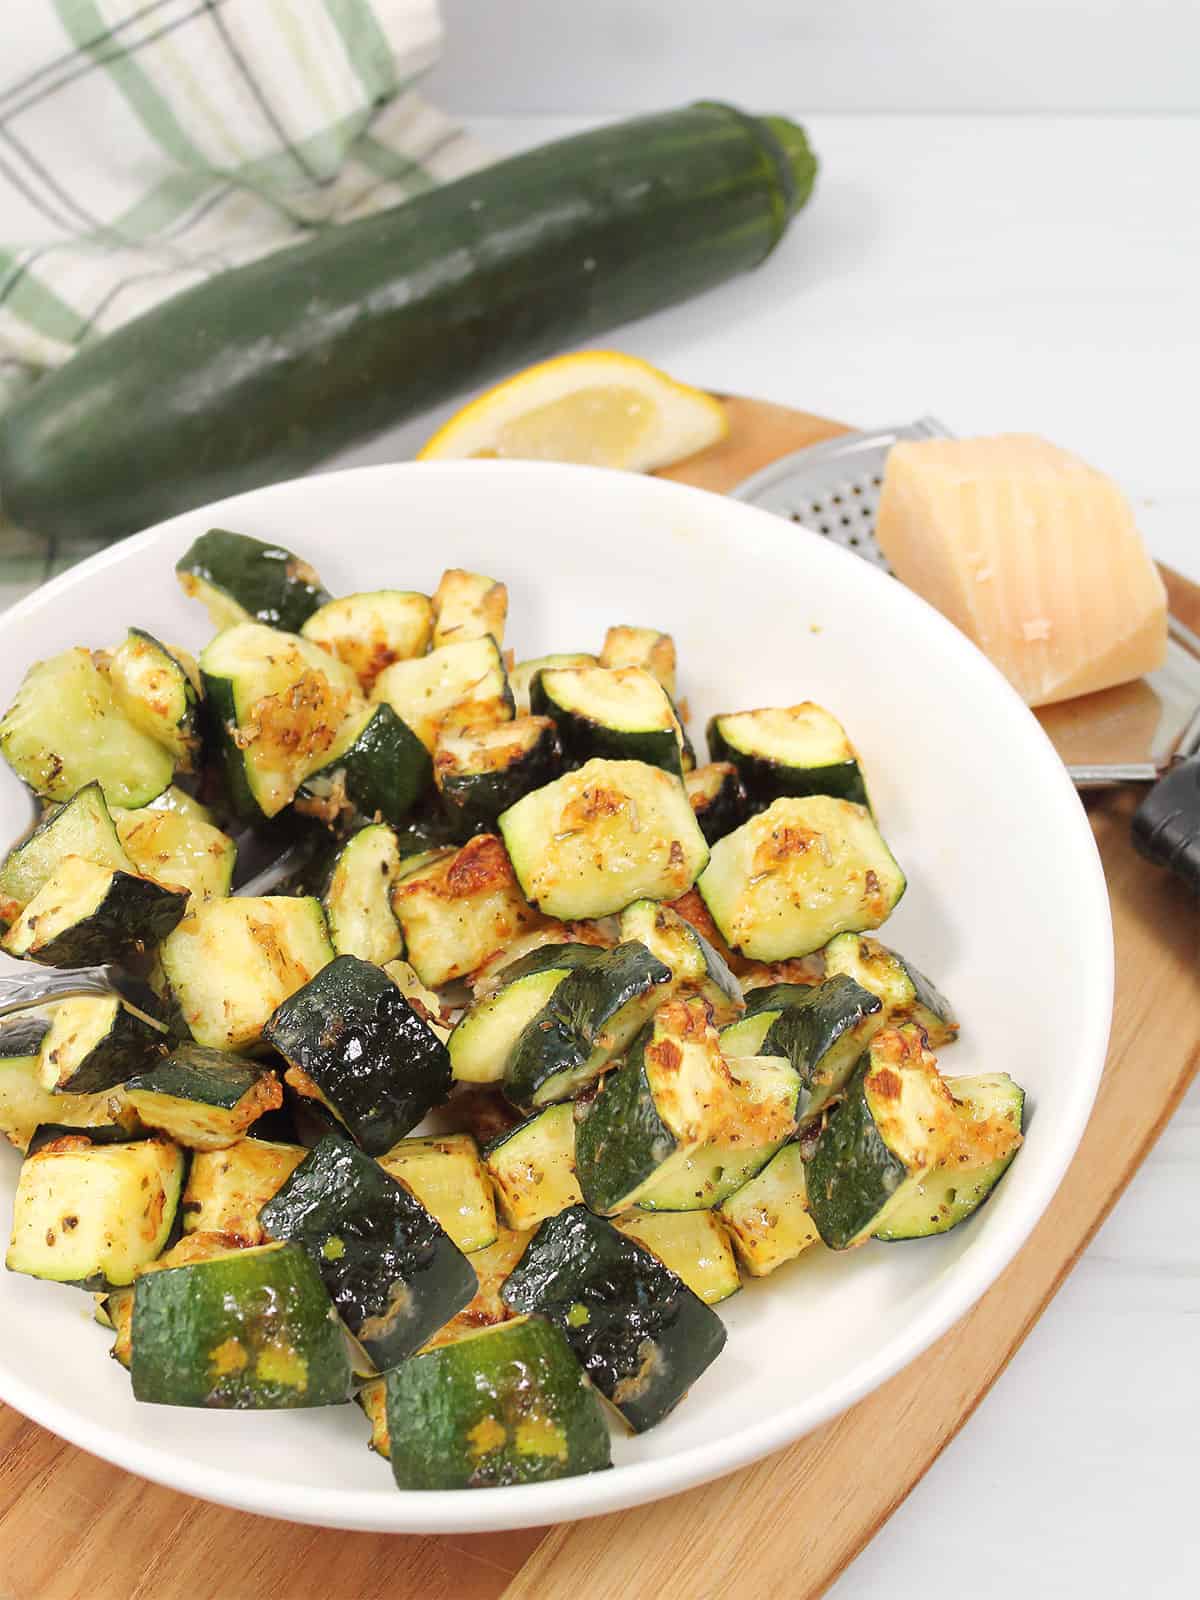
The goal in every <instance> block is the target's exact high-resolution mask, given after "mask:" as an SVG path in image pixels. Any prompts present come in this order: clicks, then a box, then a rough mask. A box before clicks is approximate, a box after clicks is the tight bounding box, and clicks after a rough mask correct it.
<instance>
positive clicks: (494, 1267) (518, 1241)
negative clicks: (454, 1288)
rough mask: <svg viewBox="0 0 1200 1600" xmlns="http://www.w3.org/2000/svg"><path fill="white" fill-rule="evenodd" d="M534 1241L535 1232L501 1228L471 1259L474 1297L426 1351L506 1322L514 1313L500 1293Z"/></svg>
mask: <svg viewBox="0 0 1200 1600" xmlns="http://www.w3.org/2000/svg"><path fill="white" fill-rule="evenodd" d="M532 1238H533V1230H532V1229H529V1230H527V1231H525V1232H517V1230H516V1229H514V1228H501V1229H500V1231H499V1233H498V1234H497V1237H496V1240H495V1242H494V1243H493V1244H489V1245H487V1246H485V1248H484V1249H482V1250H476V1251H475V1253H474V1255H472V1257H471V1267H472V1269H473V1270H474V1273H475V1276H476V1277H477V1278H478V1279H479V1287H478V1288H477V1289H476V1291H475V1296H474V1298H473V1299H472V1300H470V1301H469V1302H468V1304H466V1305H465V1306H464V1307H463V1308H462V1310H461V1311H459V1312H457V1313H456V1314H455V1315H454V1316H452V1317H451V1318H450V1321H449V1322H447V1323H446V1324H445V1326H444V1327H441V1328H439V1329H438V1331H437V1332H436V1333H435V1334H434V1335H433V1337H432V1339H427V1340H426V1342H425V1345H424V1347H423V1348H424V1349H426V1350H436V1349H437V1347H438V1346H439V1345H443V1344H454V1343H456V1342H457V1341H458V1340H459V1339H468V1338H470V1337H471V1335H472V1334H475V1333H478V1332H479V1330H480V1328H490V1327H494V1326H495V1324H496V1323H498V1322H507V1321H508V1320H509V1319H510V1318H511V1317H512V1314H513V1313H512V1312H511V1311H510V1310H509V1309H508V1307H507V1306H506V1305H505V1304H504V1299H503V1296H502V1295H501V1290H502V1289H503V1288H504V1280H505V1279H506V1278H507V1277H508V1275H509V1273H510V1272H511V1271H512V1269H513V1268H514V1267H515V1266H516V1264H517V1262H518V1261H519V1260H520V1259H521V1256H522V1255H523V1254H524V1251H525V1246H526V1245H527V1244H528V1243H529V1241H530V1239H532Z"/></svg>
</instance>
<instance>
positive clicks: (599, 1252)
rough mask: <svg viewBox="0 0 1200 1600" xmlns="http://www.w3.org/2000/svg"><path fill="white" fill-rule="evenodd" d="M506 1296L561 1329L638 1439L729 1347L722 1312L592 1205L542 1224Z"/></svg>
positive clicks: (515, 1307) (512, 1304)
mask: <svg viewBox="0 0 1200 1600" xmlns="http://www.w3.org/2000/svg"><path fill="white" fill-rule="evenodd" d="M501 1292H502V1294H503V1296H504V1299H505V1301H506V1302H507V1304H508V1305H509V1306H510V1307H511V1308H512V1309H513V1310H514V1311H518V1312H535V1313H536V1314H537V1315H538V1316H542V1317H546V1318H547V1319H549V1321H551V1322H553V1323H554V1324H555V1325H556V1326H557V1327H559V1328H561V1329H562V1331H563V1333H564V1334H565V1335H566V1337H567V1339H568V1340H569V1341H570V1345H571V1348H572V1349H573V1350H574V1352H575V1354H576V1356H577V1357H578V1358H579V1361H580V1363H581V1364H582V1366H583V1369H584V1371H585V1372H586V1373H587V1375H588V1377H589V1378H591V1380H592V1382H593V1383H594V1384H595V1385H596V1387H597V1389H599V1391H600V1393H601V1394H602V1395H604V1397H605V1399H607V1400H610V1401H611V1402H612V1404H613V1405H615V1406H616V1408H617V1410H618V1411H620V1413H621V1415H622V1416H623V1417H624V1418H625V1420H626V1422H628V1424H629V1425H630V1427H631V1428H632V1429H633V1430H634V1431H635V1432H636V1433H642V1432H644V1431H645V1429H647V1428H652V1427H653V1426H654V1424H655V1423H656V1422H661V1421H662V1419H663V1417H665V1416H666V1415H667V1413H668V1412H669V1411H670V1410H672V1408H673V1407H674V1406H676V1405H677V1404H678V1403H679V1401H680V1400H682V1399H683V1396H684V1395H685V1394H686V1393H687V1391H688V1389H689V1388H690V1387H691V1385H692V1384H693V1383H695V1382H696V1380H697V1379H698V1378H699V1377H700V1375H701V1374H702V1373H703V1372H704V1371H705V1370H706V1369H707V1368H708V1367H709V1366H710V1365H711V1364H712V1362H713V1361H715V1360H716V1358H717V1356H718V1355H719V1354H720V1353H721V1350H722V1347H723V1346H724V1344H725V1329H724V1327H723V1326H722V1323H721V1319H720V1317H718V1316H717V1314H716V1312H715V1311H713V1310H711V1309H710V1307H708V1306H706V1305H705V1304H704V1302H703V1300H701V1299H700V1298H699V1297H698V1296H697V1295H695V1294H693V1293H692V1291H691V1290H690V1289H689V1288H688V1287H687V1285H686V1284H685V1283H684V1282H683V1280H682V1279H681V1278H679V1277H678V1276H677V1275H676V1274H675V1273H674V1272H672V1271H671V1270H670V1269H669V1268H668V1267H666V1266H664V1265H663V1263H662V1262H661V1261H660V1260H659V1259H658V1257H657V1256H656V1255H653V1254H652V1253H651V1252H650V1251H649V1250H647V1249H645V1248H644V1246H642V1245H640V1244H638V1243H637V1241H636V1240H634V1239H630V1238H627V1237H626V1236H625V1235H624V1234H623V1233H620V1232H618V1230H617V1229H616V1228H615V1227H613V1225H612V1223H611V1222H606V1221H605V1220H604V1218H603V1217H597V1216H595V1215H593V1213H592V1212H590V1211H589V1210H588V1209H587V1207H586V1206H572V1207H571V1208H570V1209H569V1210H567V1211H560V1212H559V1214H558V1215H557V1216H556V1217H550V1218H549V1219H548V1220H547V1221H546V1222H543V1223H542V1225H541V1227H540V1228H539V1229H538V1231H537V1232H536V1233H535V1234H534V1236H533V1238H532V1240H531V1241H530V1242H529V1244H528V1245H527V1246H526V1248H525V1252H524V1254H523V1255H522V1257H521V1259H520V1261H519V1262H518V1263H517V1265H516V1267H515V1268H514V1269H513V1271H512V1273H511V1274H510V1275H509V1278H508V1281H507V1282H506V1283H505V1285H504V1288H503V1290H502V1291H501Z"/></svg>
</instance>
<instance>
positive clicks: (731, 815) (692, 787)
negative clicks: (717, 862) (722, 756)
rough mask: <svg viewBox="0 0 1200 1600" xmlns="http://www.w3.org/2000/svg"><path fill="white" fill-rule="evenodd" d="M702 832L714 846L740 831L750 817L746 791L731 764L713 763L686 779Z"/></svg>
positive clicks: (688, 792) (689, 774) (693, 808)
mask: <svg viewBox="0 0 1200 1600" xmlns="http://www.w3.org/2000/svg"><path fill="white" fill-rule="evenodd" d="M683 786H684V788H685V789H686V790H687V797H688V799H689V800H690V801H691V806H692V810H693V811H694V812H695V813H696V821H697V822H698V823H699V824H700V832H701V833H702V834H703V835H704V837H705V839H706V840H707V841H708V843H709V844H710V845H712V844H716V842H717V840H718V839H723V838H724V837H725V835H726V834H727V833H732V832H733V830H734V829H735V828H740V827H741V825H742V823H743V822H745V820H746V818H747V817H748V816H749V815H750V807H749V802H748V801H747V799H746V791H745V789H744V788H743V787H742V780H741V779H740V778H739V777H738V774H737V768H736V767H735V766H734V765H733V764H732V763H731V762H729V761H710V762H709V763H708V765H707V766H705V767H697V768H696V769H695V771H693V772H689V773H688V774H687V775H686V777H685V778H684V780H683Z"/></svg>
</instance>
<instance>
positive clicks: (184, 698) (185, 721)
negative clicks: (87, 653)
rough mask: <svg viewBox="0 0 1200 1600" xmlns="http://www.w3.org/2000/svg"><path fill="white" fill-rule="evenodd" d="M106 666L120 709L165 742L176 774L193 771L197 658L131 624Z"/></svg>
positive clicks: (195, 760) (197, 715)
mask: <svg viewBox="0 0 1200 1600" xmlns="http://www.w3.org/2000/svg"><path fill="white" fill-rule="evenodd" d="M103 665H105V666H106V667H107V669H108V681H109V684H110V685H111V687H112V692H113V698H114V699H115V700H116V702H117V706H118V708H119V710H121V711H122V712H123V713H124V715H125V716H126V717H127V718H128V719H129V721H130V722H132V723H133V725H134V727H135V728H138V729H140V730H141V732H142V733H145V734H148V735H149V737H150V738H151V739H154V740H156V741H157V742H158V743H159V744H161V745H162V747H163V748H164V750H166V751H167V752H168V753H169V754H170V756H171V758H172V760H173V761H174V763H175V770H176V771H177V772H194V771H195V770H196V767H197V765H198V763H199V759H200V737H201V736H200V694H199V689H198V681H199V675H198V673H197V670H196V664H195V662H194V661H192V660H191V658H190V657H188V656H185V654H184V653H183V651H180V650H169V649H168V648H167V646H166V645H165V644H160V642H159V641H158V640H157V639H156V638H155V637H154V635H153V634H150V633H145V632H144V631H143V630H142V629H141V628H130V630H129V632H128V633H127V634H126V635H125V638H124V640H123V641H122V642H121V643H120V644H119V645H118V646H117V648H116V649H115V650H114V651H113V652H112V654H111V655H109V656H108V657H107V659H106V661H105V662H104V663H103ZM193 679H195V680H196V681H193Z"/></svg>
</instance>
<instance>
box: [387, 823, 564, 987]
mask: <svg viewBox="0 0 1200 1600" xmlns="http://www.w3.org/2000/svg"><path fill="white" fill-rule="evenodd" d="M392 909H393V910H394V911H395V913H396V920H397V921H398V922H399V924H400V927H401V929H402V930H403V933H404V944H405V949H406V951H407V953H408V959H409V961H411V963H412V964H413V966H414V967H415V968H416V970H417V972H418V974H419V975H420V978H421V981H422V982H423V983H427V984H429V985H430V986H431V987H432V988H434V989H438V988H440V987H441V986H442V984H444V983H449V982H450V981H451V980H452V979H454V978H462V977H465V976H466V974H467V973H468V972H473V971H474V969H475V968H476V967H479V966H482V965H483V963H484V962H485V961H486V960H488V958H489V957H490V956H493V955H495V954H496V952H497V951H498V950H502V949H503V948H504V946H505V945H507V944H510V943H511V942H512V941H513V939H515V938H516V937H517V935H518V934H520V933H523V932H524V931H525V930H526V929H527V928H531V927H533V925H534V924H535V923H536V922H537V920H538V918H537V914H536V913H535V912H534V910H533V908H532V907H531V906H530V905H529V904H528V903H527V901H526V900H525V897H524V896H523V895H522V893H521V890H520V888H519V887H518V884H517V880H516V878H515V877H514V875H513V869H512V863H511V862H510V861H509V859H508V856H507V854H506V852H505V849H504V846H503V845H502V844H501V842H500V840H499V839H498V838H497V837H496V836H495V834H492V833H479V834H476V835H475V837H474V838H473V839H469V840H468V841H467V843H466V844H465V845H463V847H462V849H461V850H457V851H448V852H445V853H440V854H438V855H436V856H434V857H433V859H432V860H428V859H426V860H422V859H421V858H420V857H418V858H417V861H416V864H415V865H410V866H409V867H408V868H407V870H405V867H404V866H403V865H402V866H401V869H400V877H399V879H398V881H397V883H396V887H395V889H394V890H393V891H392Z"/></svg>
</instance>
